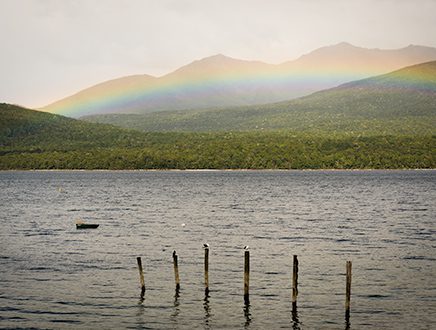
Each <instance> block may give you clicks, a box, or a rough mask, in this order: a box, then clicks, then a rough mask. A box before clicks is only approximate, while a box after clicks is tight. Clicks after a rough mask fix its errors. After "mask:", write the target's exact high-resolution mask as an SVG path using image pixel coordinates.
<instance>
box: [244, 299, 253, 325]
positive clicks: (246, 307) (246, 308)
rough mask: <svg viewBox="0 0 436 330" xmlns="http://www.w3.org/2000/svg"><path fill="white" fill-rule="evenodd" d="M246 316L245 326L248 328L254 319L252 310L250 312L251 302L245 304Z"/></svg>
mask: <svg viewBox="0 0 436 330" xmlns="http://www.w3.org/2000/svg"><path fill="white" fill-rule="evenodd" d="M244 317H245V323H244V327H245V328H246V329H248V328H249V326H250V324H251V319H252V318H251V312H250V303H245V304H244Z"/></svg>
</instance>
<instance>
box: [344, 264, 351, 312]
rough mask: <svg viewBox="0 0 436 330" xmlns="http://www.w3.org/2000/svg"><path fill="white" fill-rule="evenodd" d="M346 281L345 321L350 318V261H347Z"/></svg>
mask: <svg viewBox="0 0 436 330" xmlns="http://www.w3.org/2000/svg"><path fill="white" fill-rule="evenodd" d="M346 268H347V279H346V281H347V282H346V286H345V319H347V320H348V319H349V318H350V299H351V261H347V264H346Z"/></svg>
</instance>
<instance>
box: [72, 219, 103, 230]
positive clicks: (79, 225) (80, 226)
mask: <svg viewBox="0 0 436 330" xmlns="http://www.w3.org/2000/svg"><path fill="white" fill-rule="evenodd" d="M98 226H99V224H98V223H86V222H83V221H82V220H81V219H79V220H77V221H76V229H94V228H97V227H98Z"/></svg>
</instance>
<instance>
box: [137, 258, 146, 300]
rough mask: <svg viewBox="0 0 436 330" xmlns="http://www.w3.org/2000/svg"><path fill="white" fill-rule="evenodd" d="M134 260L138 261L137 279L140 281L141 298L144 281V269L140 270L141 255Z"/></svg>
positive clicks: (143, 291) (142, 296) (143, 290)
mask: <svg viewBox="0 0 436 330" xmlns="http://www.w3.org/2000/svg"><path fill="white" fill-rule="evenodd" d="M136 261H137V262H138V270H139V280H140V282H141V299H143V298H144V293H145V281H144V271H143V270H142V261H141V257H136Z"/></svg>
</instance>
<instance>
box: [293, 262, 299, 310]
mask: <svg viewBox="0 0 436 330" xmlns="http://www.w3.org/2000/svg"><path fill="white" fill-rule="evenodd" d="M297 296H298V258H297V256H296V255H294V264H293V267H292V309H293V310H297Z"/></svg>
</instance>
